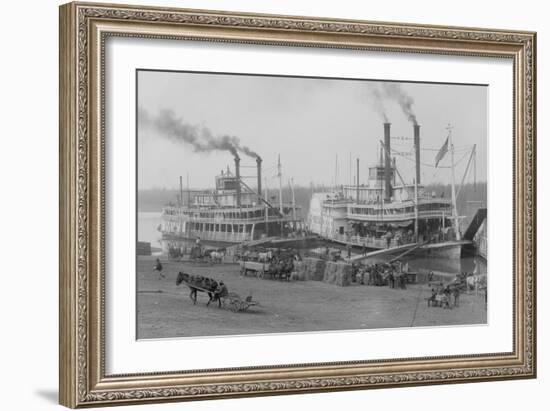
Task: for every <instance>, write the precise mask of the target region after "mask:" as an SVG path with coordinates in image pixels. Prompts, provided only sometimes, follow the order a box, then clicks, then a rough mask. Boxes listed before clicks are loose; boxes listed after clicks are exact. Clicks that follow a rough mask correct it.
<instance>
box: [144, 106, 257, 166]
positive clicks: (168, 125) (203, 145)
mask: <svg viewBox="0 0 550 411" xmlns="http://www.w3.org/2000/svg"><path fill="white" fill-rule="evenodd" d="M138 125H139V126H140V127H151V128H153V129H154V130H156V131H158V132H159V134H160V135H161V136H162V137H164V138H166V139H168V140H171V141H174V142H180V143H186V144H188V145H190V146H191V148H192V149H193V151H195V152H197V153H208V152H212V151H229V152H230V153H231V154H232V155H233V156H234V157H238V153H243V154H245V155H247V156H250V157H254V158H259V157H260V156H259V155H258V154H257V153H256V152H254V151H253V150H251V149H250V148H249V147H247V146H245V145H242V144H241V142H240V140H239V138H238V137H237V136H231V135H226V134H224V135H221V136H215V135H213V134H212V131H210V129H208V128H206V127H198V126H196V125H192V124H189V123H186V122H185V121H184V120H183V118H181V117H177V116H176V114H175V113H174V112H173V111H172V110H161V111H160V112H159V114H158V115H157V116H151V115H150V114H149V113H148V112H147V111H146V110H144V109H143V108H140V109H139V111H138Z"/></svg>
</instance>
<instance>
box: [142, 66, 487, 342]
mask: <svg viewBox="0 0 550 411" xmlns="http://www.w3.org/2000/svg"><path fill="white" fill-rule="evenodd" d="M136 89H137V101H136V118H137V121H136V127H137V132H136V147H137V159H136V164H137V165H136V168H137V170H136V172H137V187H136V232H137V239H136V240H137V246H136V250H137V253H136V254H137V255H136V267H137V273H136V275H137V281H136V285H137V287H136V288H137V289H136V292H137V319H136V323H137V337H138V339H150V338H164V337H199V336H222V335H248V334H268V333H296V332H321V331H331V330H364V329H381V328H400V327H431V326H459V325H460V326H464V325H473V324H486V323H487V285H488V281H487V234H486V233H487V229H486V227H487V87H486V85H483V84H441V83H420V82H418V83H414V82H403V81H398V80H395V81H393V80H392V81H388V80H385V81H379V80H373V79H343V78H316V77H290V76H269V75H251V74H227V73H208V72H179V71H158V70H146V69H140V70H137V71H136Z"/></svg>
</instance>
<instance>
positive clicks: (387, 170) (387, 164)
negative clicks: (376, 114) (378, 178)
mask: <svg viewBox="0 0 550 411" xmlns="http://www.w3.org/2000/svg"><path fill="white" fill-rule="evenodd" d="M390 126H391V124H390V123H384V148H385V150H384V151H385V152H386V153H385V154H386V155H385V156H384V180H385V190H384V191H385V199H384V201H386V202H390V201H391V194H392V192H391V156H390V153H391V143H390V138H391V136H390Z"/></svg>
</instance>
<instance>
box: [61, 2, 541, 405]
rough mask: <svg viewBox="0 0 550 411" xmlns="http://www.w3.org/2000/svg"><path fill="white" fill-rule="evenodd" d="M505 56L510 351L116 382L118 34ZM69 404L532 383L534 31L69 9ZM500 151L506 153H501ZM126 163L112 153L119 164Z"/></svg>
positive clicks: (65, 167) (129, 377)
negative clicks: (112, 265)
mask: <svg viewBox="0 0 550 411" xmlns="http://www.w3.org/2000/svg"><path fill="white" fill-rule="evenodd" d="M115 37H116V38H123V37H124V38H140V39H144V40H147V39H156V40H167V39H169V40H173V41H178V42H185V41H189V40H193V41H203V42H216V43H221V44H250V45H257V46H281V47H310V48H326V49H329V48H330V49H347V50H359V51H376V52H396V53H405V54H407V53H409V54H414V55H449V56H457V57H461V56H475V57H479V58H501V59H506V60H509V61H511V62H512V63H513V78H512V79H510V86H511V87H513V112H511V113H510V117H511V118H512V117H513V120H512V123H513V131H512V135H513V142H511V144H513V176H512V177H513V183H512V187H513V194H512V197H513V204H511V205H509V206H510V207H513V250H507V251H506V252H513V267H512V272H513V286H512V289H513V297H512V299H513V304H512V306H513V309H512V312H511V313H510V317H511V321H512V329H513V332H512V335H511V336H510V338H511V339H512V346H513V349H512V350H511V351H509V352H489V353H486V354H473V355H444V356H435V357H411V358H383V359H377V360H372V359H369V360H362V359H357V358H354V359H350V360H349V361H343V362H322V363H296V364H290V365H270V364H266V365H265V366H250V365H249V364H246V363H243V364H242V365H241V366H239V367H231V368H221V369H198V370H196V369H193V370H173V371H170V372H152V371H151V372H148V371H147V370H145V371H144V372H142V373H136V374H112V375H111V374H107V372H106V367H105V356H106V341H105V335H106V328H107V326H106V321H108V319H107V318H106V315H105V294H106V280H105V278H106V277H105V276H106V272H105V271H106V264H105V259H106V252H105V249H106V248H105V241H106V231H105V210H106V208H108V207H109V204H108V202H106V201H105V185H106V184H107V183H108V182H106V173H105V161H106V156H107V155H108V154H109V153H106V150H107V148H106V146H105V99H106V92H108V90H106V88H107V87H108V84H107V83H106V81H105V71H104V70H105V60H106V58H108V56H107V53H106V52H105V43H106V41H107V40H108V39H109V38H115ZM59 62H60V107H59V110H60V114H59V115H60V146H59V150H60V151H59V153H60V255H59V258H60V279H59V287H60V288H59V292H60V311H59V315H60V403H61V404H62V405H65V406H67V407H71V408H76V407H84V406H103V405H117V404H130V403H144V402H162V401H174V400H180V401H187V400H199V399H216V398H228V397H244V396H257V395H275V394H297V393H307V392H322V391H330V390H352V389H371V388H384V387H397V386H413V385H426V384H444V383H464V382H476V381H491V380H504V379H519V378H535V376H536V188H535V187H536V107H535V103H536V35H535V33H532V32H517V31H506V30H487V29H479V28H460V27H442V26H432V25H429V26H428V25H426V26H424V25H410V24H397V23H381V22H366V21H351V20H331V19H319V18H311V17H293V16H276V15H256V14H245V13H231V12H219V11H201V10H186V9H166V8H155V7H135V6H121V5H108V4H92V3H70V4H66V5H63V6H61V7H60V60H59ZM491 149H492V150H496V149H498V148H495V147H492V148H491ZM114 161H115V162H116V159H114Z"/></svg>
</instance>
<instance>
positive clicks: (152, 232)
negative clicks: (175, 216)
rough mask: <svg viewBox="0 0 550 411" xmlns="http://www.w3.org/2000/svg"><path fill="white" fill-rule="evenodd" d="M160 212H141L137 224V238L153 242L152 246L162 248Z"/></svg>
mask: <svg viewBox="0 0 550 411" xmlns="http://www.w3.org/2000/svg"><path fill="white" fill-rule="evenodd" d="M160 214H161V213H160V212H155V211H153V212H139V213H138V224H137V239H138V241H145V242H147V243H151V247H153V248H160V237H161V235H160V231H158V230H157V228H158V226H159V225H160V222H161V219H160Z"/></svg>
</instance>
